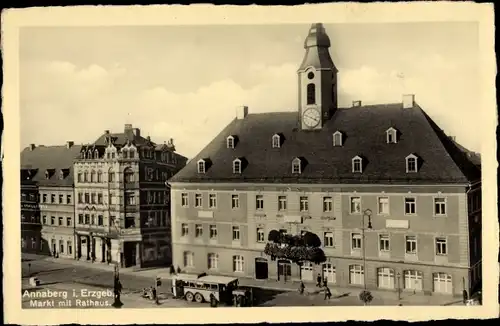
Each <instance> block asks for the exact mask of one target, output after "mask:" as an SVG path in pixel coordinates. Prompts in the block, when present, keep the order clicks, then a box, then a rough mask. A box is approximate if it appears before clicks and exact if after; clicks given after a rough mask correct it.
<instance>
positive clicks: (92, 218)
mask: <svg viewBox="0 0 500 326" xmlns="http://www.w3.org/2000/svg"><path fill="white" fill-rule="evenodd" d="M90 224H92V225H95V215H94V214H91V215H90Z"/></svg>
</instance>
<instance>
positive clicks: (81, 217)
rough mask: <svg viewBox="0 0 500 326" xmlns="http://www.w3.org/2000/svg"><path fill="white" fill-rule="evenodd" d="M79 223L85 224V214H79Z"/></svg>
mask: <svg viewBox="0 0 500 326" xmlns="http://www.w3.org/2000/svg"><path fill="white" fill-rule="evenodd" d="M78 224H83V214H78Z"/></svg>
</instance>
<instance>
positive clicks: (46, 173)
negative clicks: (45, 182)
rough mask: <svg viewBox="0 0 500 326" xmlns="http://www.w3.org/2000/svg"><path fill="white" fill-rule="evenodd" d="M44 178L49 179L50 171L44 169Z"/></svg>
mask: <svg viewBox="0 0 500 326" xmlns="http://www.w3.org/2000/svg"><path fill="white" fill-rule="evenodd" d="M45 179H50V173H49V171H48V170H47V171H45Z"/></svg>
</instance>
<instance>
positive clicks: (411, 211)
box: [405, 197, 417, 215]
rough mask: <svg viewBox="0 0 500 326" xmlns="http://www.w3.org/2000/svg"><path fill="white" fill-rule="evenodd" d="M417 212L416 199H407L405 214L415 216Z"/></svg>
mask: <svg viewBox="0 0 500 326" xmlns="http://www.w3.org/2000/svg"><path fill="white" fill-rule="evenodd" d="M416 212H417V200H416V199H415V198H414V197H406V198H405V214H406V215H415V214H416Z"/></svg>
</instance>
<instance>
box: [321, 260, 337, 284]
mask: <svg viewBox="0 0 500 326" xmlns="http://www.w3.org/2000/svg"><path fill="white" fill-rule="evenodd" d="M323 278H326V280H327V281H328V283H333V284H335V283H337V273H336V271H335V266H333V264H331V263H325V264H323Z"/></svg>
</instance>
